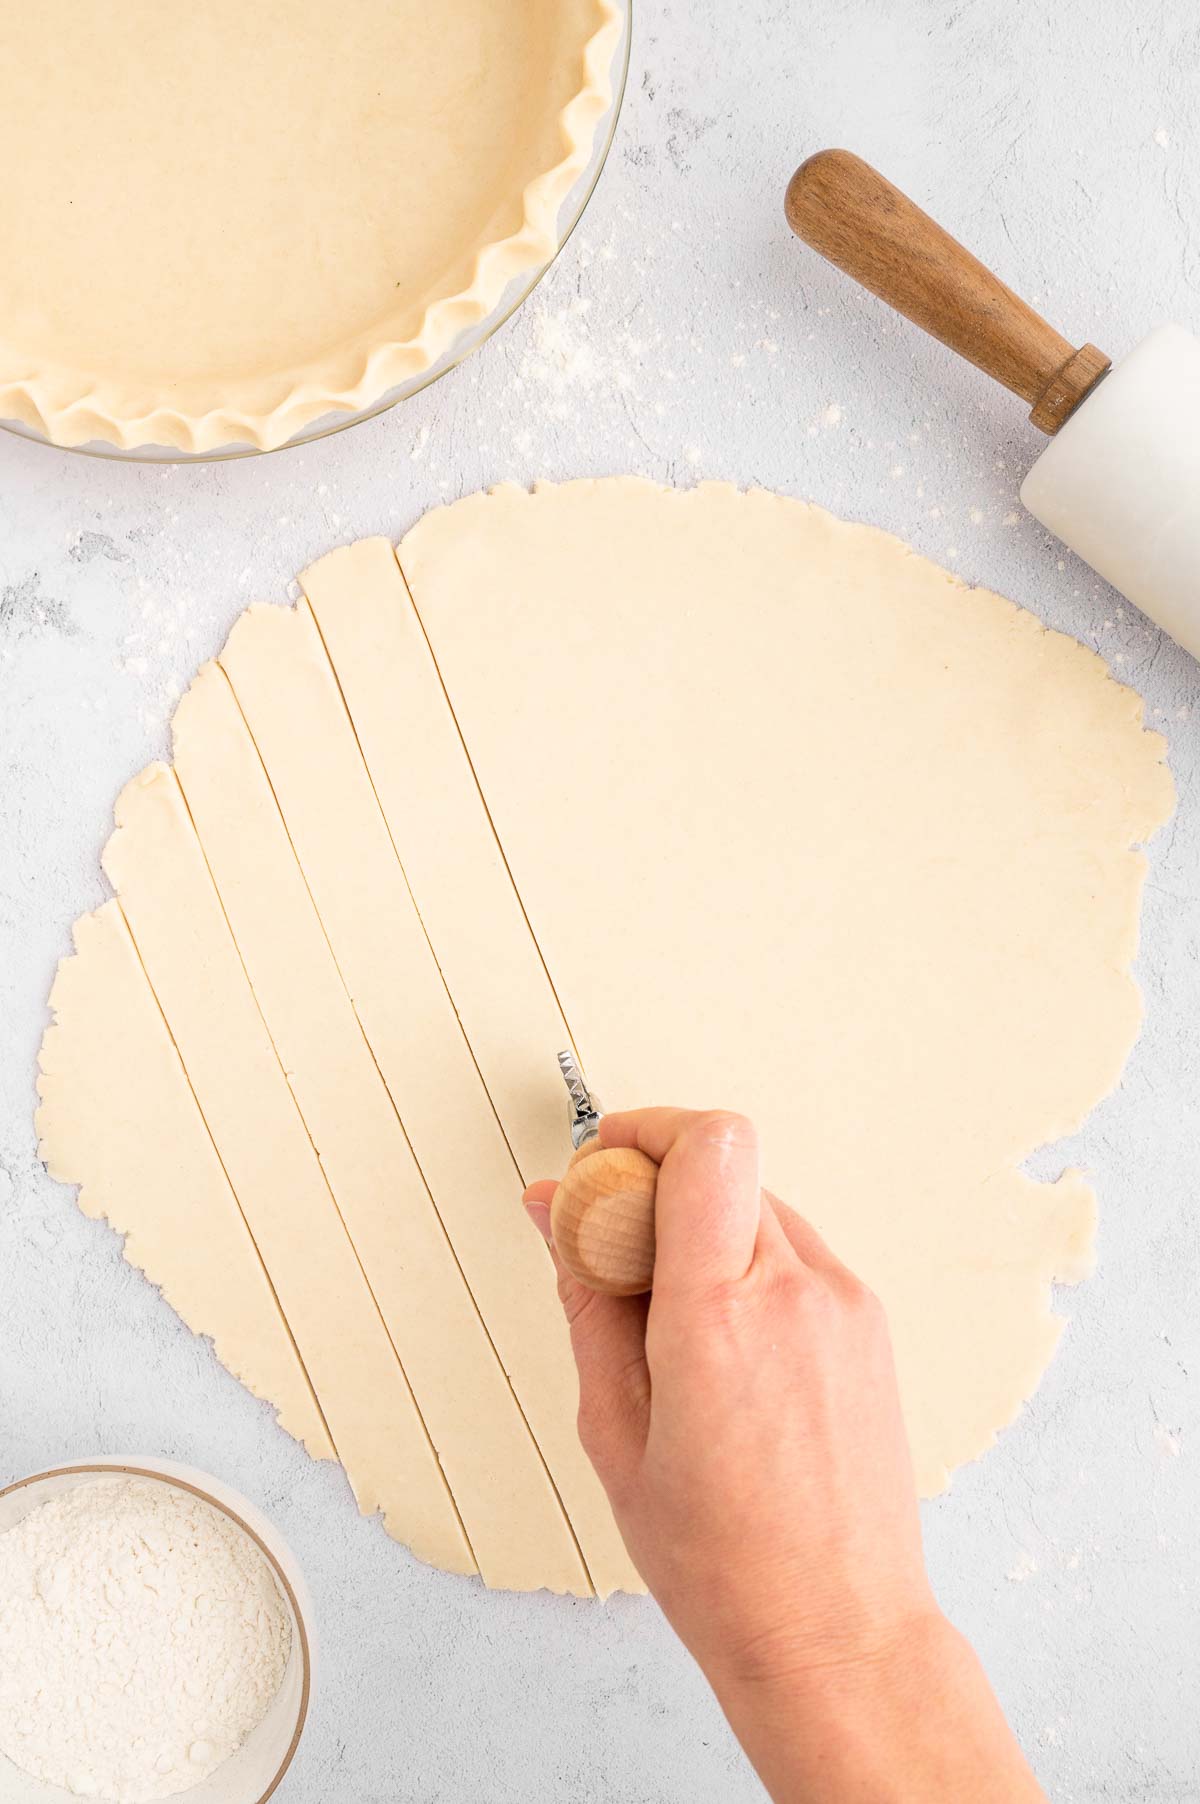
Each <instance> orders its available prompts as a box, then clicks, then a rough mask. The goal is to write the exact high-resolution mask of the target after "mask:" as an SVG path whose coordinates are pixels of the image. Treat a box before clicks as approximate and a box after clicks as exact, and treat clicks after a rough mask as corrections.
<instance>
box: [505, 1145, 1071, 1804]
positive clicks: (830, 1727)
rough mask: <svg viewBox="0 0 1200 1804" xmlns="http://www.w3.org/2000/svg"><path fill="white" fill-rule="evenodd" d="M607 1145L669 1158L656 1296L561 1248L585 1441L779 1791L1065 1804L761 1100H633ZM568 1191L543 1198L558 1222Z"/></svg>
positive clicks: (868, 1319) (542, 1192)
mask: <svg viewBox="0 0 1200 1804" xmlns="http://www.w3.org/2000/svg"><path fill="white" fill-rule="evenodd" d="M600 1138H601V1142H602V1144H603V1145H605V1146H637V1147H640V1148H641V1149H642V1151H643V1152H646V1153H648V1154H649V1155H650V1157H651V1158H652V1159H654V1160H655V1161H656V1163H657V1164H658V1165H659V1166H660V1168H661V1170H660V1175H659V1181H658V1195H657V1204H656V1234H657V1250H656V1259H655V1268H654V1290H653V1294H652V1296H651V1297H650V1298H645V1297H606V1296H600V1295H598V1294H597V1293H595V1292H593V1291H590V1290H588V1289H586V1288H585V1287H584V1286H583V1285H581V1284H579V1283H578V1282H577V1281H576V1280H575V1279H573V1278H572V1277H571V1276H570V1275H569V1274H568V1273H567V1272H566V1270H565V1268H564V1267H562V1265H561V1263H559V1265H558V1272H559V1294H560V1296H561V1298H562V1302H563V1306H564V1308H565V1310H566V1313H567V1318H568V1321H569V1322H570V1325H571V1340H572V1345H573V1347H574V1351H575V1358H576V1363H577V1365H578V1367H579V1386H580V1408H579V1429H580V1435H581V1437H582V1440H583V1444H584V1447H585V1449H586V1450H587V1452H588V1454H589V1456H590V1458H591V1459H592V1461H593V1463H594V1465H595V1467H596V1470H597V1472H598V1473H599V1476H600V1478H601V1481H602V1482H603V1484H604V1486H605V1489H606V1490H607V1492H608V1495H609V1498H610V1500H611V1502H612V1506H613V1510H614V1513H615V1515H616V1518H617V1522H618V1524H619V1526H620V1528H621V1531H622V1533H623V1535H624V1537H625V1540H626V1544H627V1545H628V1547H629V1551H630V1553H631V1554H632V1556H633V1559H634V1561H635V1562H636V1564H637V1566H638V1569H639V1571H640V1572H641V1574H642V1576H643V1577H644V1579H645V1580H646V1583H647V1584H648V1585H649V1587H650V1589H651V1591H652V1592H653V1593H654V1595H655V1596H656V1598H657V1599H658V1601H659V1603H660V1604H661V1605H662V1608H663V1610H664V1612H665V1614H666V1615H667V1617H668V1619H669V1620H670V1622H671V1623H672V1625H673V1627H674V1628H675V1629H676V1631H677V1633H678V1634H679V1636H680V1638H681V1639H682V1640H683V1641H684V1642H685V1644H686V1645H687V1646H688V1647H689V1648H690V1650H691V1652H692V1653H693V1654H694V1655H695V1657H696V1659H697V1660H698V1661H699V1663H700V1665H701V1667H702V1668H703V1669H704V1671H705V1673H706V1675H707V1677H708V1679H709V1681H710V1683H711V1684H712V1685H713V1688H714V1690H715V1691H716V1693H717V1695H718V1697H719V1699H720V1700H721V1702H722V1704H723V1705H724V1707H725V1709H726V1711H727V1714H728V1715H729V1716H730V1719H731V1721H732V1722H733V1726H734V1728H735V1730H736V1731H737V1732H738V1733H739V1735H740V1736H741V1739H742V1740H743V1743H744V1744H745V1745H746V1747H747V1751H748V1752H749V1753H750V1755H751V1758H752V1759H753V1760H754V1762H755V1764H756V1766H757V1767H758V1768H759V1771H760V1772H761V1773H762V1775H763V1777H764V1779H765V1780H766V1781H767V1783H768V1786H769V1787H771V1789H772V1790H773V1792H774V1795H775V1796H776V1797H777V1798H779V1799H785V1798H786V1799H788V1800H791V1799H794V1798H799V1797H801V1796H803V1797H805V1798H808V1797H809V1796H810V1795H811V1796H814V1797H818V1798H820V1799H821V1800H822V1804H824V1800H825V1799H830V1800H835V1799H836V1800H841V1799H842V1798H845V1799H847V1800H850V1799H860V1798H861V1799H863V1800H866V1799H868V1798H869V1799H871V1800H872V1804H875V1801H879V1804H882V1801H883V1800H885V1799H892V1798H896V1799H904V1800H909V1799H912V1800H916V1799H918V1798H919V1799H920V1800H921V1804H934V1801H935V1800H939V1799H942V1798H945V1799H947V1800H949V1799H950V1798H954V1799H955V1800H958V1799H961V1798H963V1797H966V1796H970V1797H971V1798H972V1799H973V1800H977V1801H978V1804H985V1801H987V1800H991V1799H993V1798H994V1799H996V1800H1001V1799H1003V1800H1004V1801H1005V1804H1012V1801H1013V1800H1015V1799H1018V1798H1027V1799H1035V1798H1041V1797H1042V1793H1041V1792H1040V1790H1039V1789H1038V1788H1037V1787H1036V1785H1035V1784H1034V1782H1033V1780H1032V1777H1031V1776H1030V1774H1029V1771H1028V1768H1027V1767H1026V1766H1025V1764H1024V1762H1023V1761H1022V1760H1021V1757H1020V1754H1019V1752H1018V1750H1017V1749H1016V1747H1015V1744H1014V1743H1013V1742H1012V1740H1011V1737H1010V1736H1009V1734H1008V1731H1007V1727H1006V1725H1005V1724H1004V1721H1003V1718H1002V1717H1001V1716H1000V1713H999V1710H998V1708H997V1706H996V1705H995V1702H994V1700H993V1699H992V1698H991V1695H990V1692H989V1691H988V1689H987V1685H986V1681H985V1680H984V1679H983V1675H982V1672H981V1671H980V1669H979V1668H978V1666H977V1664H976V1663H975V1661H974V1656H973V1655H972V1654H971V1653H970V1650H969V1649H968V1648H967V1646H966V1643H965V1642H963V1641H962V1640H961V1638H960V1637H958V1636H957V1635H956V1634H955V1632H954V1631H953V1630H952V1629H951V1628H950V1626H949V1624H948V1623H946V1621H945V1619H944V1617H942V1615H941V1613H940V1612H939V1610H938V1608H937V1605H936V1603H935V1601H934V1598H933V1594H932V1592H931V1589H930V1586H929V1582H928V1579H927V1577H926V1574H925V1568H924V1561H923V1557H922V1551H921V1537H920V1525H919V1520H918V1514H917V1504H916V1492H915V1485H914V1481H913V1474H912V1465H911V1460H910V1457H909V1452H908V1445H907V1440H906V1437H905V1432H904V1424H903V1419H902V1416H901V1412H900V1403H899V1397H898V1393H897V1387H896V1378H895V1370H894V1366H893V1362H892V1355H891V1348H890V1343H889V1339H888V1331H887V1324H886V1321H885V1318H884V1314H883V1310H882V1308H881V1306H880V1305H879V1303H878V1302H877V1300H876V1299H875V1297H874V1296H873V1295H872V1294H871V1292H870V1291H868V1290H867V1289H866V1287H865V1286H864V1285H863V1284H861V1283H860V1282H859V1280H858V1279H857V1278H855V1277H854V1275H853V1274H852V1273H851V1272H849V1271H848V1270H847V1269H846V1267H845V1266H843V1265H842V1264H841V1263H840V1261H838V1260H837V1259H836V1258H835V1257H834V1255H833V1254H832V1253H831V1252H830V1250H829V1248H828V1247H826V1245H825V1244H824V1242H823V1241H822V1240H821V1238H820V1236H819V1235H818V1234H817V1233H816V1232H815V1230H814V1229H813V1228H811V1227H810V1226H809V1225H808V1223H806V1222H805V1221H803V1220H801V1218H800V1217H799V1216H797V1215H795V1214H794V1213H793V1212H792V1211H791V1210H790V1209H788V1208H787V1207H785V1205H784V1204H782V1203H781V1202H779V1201H778V1199H776V1198H775V1197H772V1196H770V1195H769V1194H767V1193H765V1192H764V1191H763V1190H762V1188H761V1184H760V1177H759V1152H758V1139H757V1135H756V1134H755V1132H754V1129H753V1127H752V1126H751V1124H750V1123H749V1122H748V1121H746V1120H744V1119H743V1118H742V1117H740V1116H737V1115H729V1114H713V1113H710V1114H689V1113H687V1112H686V1111H682V1110H676V1109H650V1110H645V1111H641V1112H639V1113H636V1114H628V1115H609V1116H606V1117H605V1118H604V1120H603V1122H602V1123H601V1130H600ZM554 1188H555V1186H554V1185H553V1184H537V1185H534V1186H533V1187H532V1189H531V1190H530V1191H529V1192H528V1193H527V1196H526V1201H527V1204H528V1205H529V1206H530V1213H531V1214H532V1215H534V1217H535V1219H536V1220H538V1223H539V1225H540V1226H541V1227H542V1229H543V1232H545V1233H546V1234H547V1238H549V1209H548V1206H547V1205H548V1204H549V1202H550V1199H551V1197H552V1196H553V1193H554ZM556 1263H558V1262H557V1261H556ZM947 1709H949V1711H950V1713H951V1718H952V1721H950V1722H947V1719H946V1710H947ZM889 1725H891V1726H893V1727H894V1729H895V1732H896V1734H897V1735H899V1736H900V1737H901V1738H902V1739H903V1740H904V1741H905V1742H906V1743H907V1744H908V1748H907V1755H908V1756H911V1758H907V1760H906V1759H903V1758H901V1757H900V1756H901V1752H903V1750H897V1748H896V1747H895V1746H893V1745H892V1742H891V1740H890V1739H889ZM947 1735H949V1736H952V1737H953V1738H954V1739H955V1741H956V1742H957V1744H958V1747H957V1749H956V1748H955V1747H953V1746H952V1747H949V1748H947V1747H946V1746H944V1745H942V1744H943V1743H944V1741H945V1739H946V1737H947ZM924 1743H928V1744H929V1746H928V1747H923V1746H922V1745H920V1744H924ZM960 1750H965V1753H960ZM964 1758H965V1759H966V1760H967V1761H969V1762H971V1763H972V1764H970V1765H969V1766H967V1767H964V1765H963V1760H964ZM814 1784H816V1785H819V1786H820V1787H821V1788H822V1789H820V1790H819V1791H817V1792H810V1790H809V1789H808V1788H810V1787H812V1786H813V1785H814ZM864 1787H865V1789H864ZM1022 1788H1023V1789H1022Z"/></svg>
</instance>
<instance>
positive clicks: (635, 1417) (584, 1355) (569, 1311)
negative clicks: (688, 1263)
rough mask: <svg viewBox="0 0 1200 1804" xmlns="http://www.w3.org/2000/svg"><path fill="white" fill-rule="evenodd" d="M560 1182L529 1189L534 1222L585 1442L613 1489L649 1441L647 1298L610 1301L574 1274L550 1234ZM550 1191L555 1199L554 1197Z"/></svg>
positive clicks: (527, 1205) (606, 1483)
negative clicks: (572, 1368) (546, 1256)
mask: <svg viewBox="0 0 1200 1804" xmlns="http://www.w3.org/2000/svg"><path fill="white" fill-rule="evenodd" d="M556 1188H557V1186H556V1185H554V1184H535V1185H533V1186H532V1187H531V1188H530V1189H529V1190H528V1191H527V1192H526V1202H525V1207H526V1209H527V1211H528V1213H529V1217H530V1220H531V1221H532V1222H533V1224H534V1226H535V1227H536V1228H537V1229H538V1230H539V1232H540V1233H541V1234H542V1236H543V1237H544V1239H545V1241H546V1244H547V1246H548V1247H549V1249H550V1257H551V1259H552V1260H553V1261H554V1269H555V1272H556V1274H557V1277H558V1296H559V1301H560V1302H561V1304H562V1307H563V1314H564V1315H565V1316H566V1318H567V1326H568V1328H569V1329H570V1333H571V1351H572V1352H573V1353H574V1355H575V1365H576V1369H577V1370H578V1373H579V1438H580V1440H581V1441H582V1442H583V1446H584V1451H585V1452H586V1453H587V1455H588V1458H589V1459H590V1460H591V1461H592V1464H593V1465H594V1466H595V1467H596V1470H597V1472H598V1473H599V1474H600V1478H601V1480H602V1482H603V1483H604V1484H605V1486H606V1487H607V1486H608V1485H609V1484H610V1482H612V1481H616V1480H619V1479H620V1477H621V1474H622V1472H624V1471H626V1470H629V1469H631V1468H632V1466H633V1465H634V1463H636V1461H637V1459H638V1458H639V1457H640V1455H641V1453H642V1450H643V1448H644V1447H645V1444H646V1431H647V1427H648V1425H649V1416H650V1373H649V1368H648V1367H647V1365H646V1313H647V1308H648V1305H649V1298H648V1297H606V1296H602V1295H601V1294H600V1292H599V1291H595V1290H589V1288H588V1286H587V1285H586V1284H581V1283H580V1282H579V1280H578V1278H576V1277H574V1276H573V1275H572V1273H571V1272H569V1271H568V1270H567V1268H566V1266H565V1265H564V1264H563V1262H562V1260H561V1259H560V1258H559V1256H558V1253H557V1251H556V1250H555V1246H554V1240H553V1236H552V1234H551V1231H550V1208H549V1202H550V1198H551V1197H552V1196H553V1194H554V1191H555V1189H556ZM547 1193H548V1194H547Z"/></svg>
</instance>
